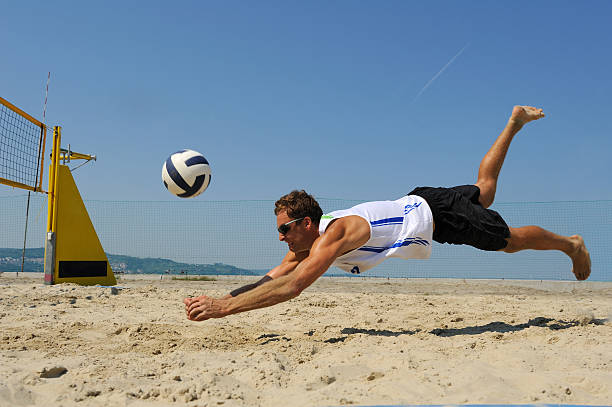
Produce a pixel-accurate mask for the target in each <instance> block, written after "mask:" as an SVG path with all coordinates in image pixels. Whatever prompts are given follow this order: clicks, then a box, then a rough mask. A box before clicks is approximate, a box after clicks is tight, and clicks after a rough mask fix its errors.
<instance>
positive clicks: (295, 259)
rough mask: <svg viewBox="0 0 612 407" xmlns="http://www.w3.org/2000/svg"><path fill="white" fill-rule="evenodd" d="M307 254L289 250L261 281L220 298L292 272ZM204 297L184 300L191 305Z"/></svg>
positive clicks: (224, 297) (237, 293)
mask: <svg viewBox="0 0 612 407" xmlns="http://www.w3.org/2000/svg"><path fill="white" fill-rule="evenodd" d="M306 256H307V255H302V254H299V255H298V254H296V253H293V252H288V253H287V254H286V255H285V258H283V261H282V262H281V264H279V265H278V266H276V267H274V268H273V269H272V270H270V271H268V273H266V275H265V276H264V277H263V278H262V279H260V280H259V281H257V282H256V283H253V284H247V285H245V286H242V287H240V288H237V289H235V290H233V291H231V292H230V293H229V294H226V295H224V296H223V297H221V298H220V299H222V300H226V299H228V298H232V297H236V296H238V295H240V294H242V293H245V292H247V291H250V290H252V289H254V288H257V287H258V286H260V285H262V284H264V283H267V282H268V281H271V280H272V279H275V278H278V277H281V276H284V275H286V274H289V273H291V272H292V271H293V270H295V268H296V267H297V265H298V264H299V263H300V261H302V260H303V259H304V258H306ZM204 298H209V297H207V296H206V295H202V296H199V297H193V298H185V299H184V300H183V303H184V304H185V307H187V308H188V307H189V306H190V305H191V304H192V303H193V302H194V301H197V300H200V299H204Z"/></svg>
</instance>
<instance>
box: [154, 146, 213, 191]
mask: <svg viewBox="0 0 612 407" xmlns="http://www.w3.org/2000/svg"><path fill="white" fill-rule="evenodd" d="M210 177H211V172H210V166H209V164H208V161H207V160H206V158H204V156H203V155H202V154H200V153H198V152H197V151H193V150H181V151H177V152H176V153H174V154H172V155H171V156H170V157H168V159H167V160H166V162H165V163H164V165H163V167H162V181H164V185H165V186H166V188H168V191H170V192H171V193H173V194H174V195H176V196H179V197H181V198H193V197H195V196H198V195H200V194H201V193H202V192H204V191H205V190H206V188H208V185H209V184H210Z"/></svg>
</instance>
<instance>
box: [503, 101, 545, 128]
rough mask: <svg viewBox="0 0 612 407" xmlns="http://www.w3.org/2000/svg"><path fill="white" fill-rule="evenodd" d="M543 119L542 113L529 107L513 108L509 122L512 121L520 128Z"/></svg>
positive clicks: (540, 110)
mask: <svg viewBox="0 0 612 407" xmlns="http://www.w3.org/2000/svg"><path fill="white" fill-rule="evenodd" d="M542 117H544V111H543V110H542V109H537V108H535V107H531V106H514V109H512V116H510V121H513V122H515V123H517V124H520V125H521V126H522V125H524V124H525V123H529V122H530V121H533V120H538V119H541V118H542Z"/></svg>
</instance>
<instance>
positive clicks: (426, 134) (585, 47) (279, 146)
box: [0, 0, 612, 209]
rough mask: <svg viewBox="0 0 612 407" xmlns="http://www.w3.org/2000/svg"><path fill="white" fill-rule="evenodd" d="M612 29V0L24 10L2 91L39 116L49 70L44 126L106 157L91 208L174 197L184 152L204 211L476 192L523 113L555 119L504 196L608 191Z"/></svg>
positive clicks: (10, 7) (540, 128)
mask: <svg viewBox="0 0 612 407" xmlns="http://www.w3.org/2000/svg"><path fill="white" fill-rule="evenodd" d="M610 21H612V2H610V1H580V2H579V1H538V2H522V3H521V2H518V3H517V2H501V1H469V2H463V1H427V2H422V1H421V2H417V1H407V0H406V1H341V0H336V1H286V0H283V1H258V2H255V1H176V2H170V1H146V2H145V1H105V2H89V1H72V2H67V1H53V2H49V1H39V2H35V1H22V2H17V1H13V2H5V3H4V4H3V5H2V9H1V12H0V34H1V38H2V46H1V49H2V52H1V54H0V59H1V61H2V62H1V64H0V96H2V97H4V98H5V99H7V100H9V101H11V102H12V103H14V104H15V105H17V106H19V107H20V108H22V109H23V110H25V111H27V112H28V113H30V114H32V115H33V116H35V117H37V118H41V117H42V110H43V101H44V87H45V83H46V79H47V72H49V71H50V72H51V83H50V87H49V98H48V106H47V123H48V124H49V125H56V124H59V125H61V126H62V127H63V146H67V145H68V144H70V145H71V148H72V149H73V150H74V151H78V152H83V153H91V154H95V155H97V157H98V161H97V162H95V163H90V164H87V165H86V166H84V167H82V168H80V169H78V170H76V171H75V173H74V174H75V178H76V180H77V184H78V186H79V189H80V191H81V194H82V195H83V198H84V199H86V200H87V199H90V200H128V201H141V200H154V201H160V200H161V201H177V204H179V202H178V201H179V198H174V197H173V196H171V195H170V194H169V193H168V192H167V191H166V190H165V188H164V186H163V184H162V181H161V167H162V164H163V162H164V160H165V159H166V158H167V157H168V155H169V154H170V153H172V152H174V151H176V150H180V149H184V148H190V149H194V150H197V151H200V152H201V153H203V154H204V156H205V157H206V158H207V159H208V160H209V162H210V163H211V167H212V171H213V177H212V183H211V185H210V187H209V189H208V190H207V191H206V192H205V193H204V194H203V195H201V196H199V197H197V198H195V199H197V200H211V201H213V200H241V199H257V200H258V199H263V200H268V199H270V200H274V199H276V198H278V197H279V196H280V195H282V194H284V193H286V192H288V191H290V190H291V189H295V188H305V189H306V190H308V191H310V192H311V193H313V194H314V195H315V196H317V197H321V198H345V199H357V200H380V199H394V198H397V197H399V196H401V195H403V194H405V193H407V192H409V191H410V190H411V189H412V188H413V187H414V186H418V185H431V186H442V185H457V184H465V183H472V182H474V181H475V177H476V171H477V167H478V164H479V162H480V159H481V158H482V156H483V155H484V154H485V152H486V151H487V149H488V148H489V147H490V145H491V144H492V142H493V141H494V139H495V137H497V135H498V134H499V132H500V131H501V129H502V128H503V126H504V124H505V122H506V120H507V118H508V116H509V113H510V111H511V109H512V106H513V105H515V104H530V105H534V106H538V107H542V108H544V110H545V112H546V114H547V117H546V118H545V119H543V120H541V121H539V122H536V123H532V124H529V125H528V126H527V127H525V128H524V130H523V131H522V132H521V133H520V134H519V135H518V136H517V138H516V139H515V141H514V143H513V145H512V147H511V149H510V152H509V155H508V158H507V161H506V164H505V166H504V169H503V171H502V177H501V179H500V186H499V189H498V195H497V201H498V202H517V201H564V200H601V199H605V200H610V199H612V181H611V178H610V174H611V173H612V163H611V160H610V153H611V152H612V140H611V139H612V137H611V136H612V120H611V116H612V101H611V95H612V80H611V79H610V76H611V73H612V24H610ZM47 151H49V149H48V150H47ZM45 172H47V169H45ZM45 185H46V184H45ZM11 194H23V191H20V190H13V189H11V188H9V187H7V186H4V185H0V196H6V195H11ZM324 209H325V208H324Z"/></svg>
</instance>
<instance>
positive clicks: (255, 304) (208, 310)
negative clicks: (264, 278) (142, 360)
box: [187, 216, 370, 321]
mask: <svg viewBox="0 0 612 407" xmlns="http://www.w3.org/2000/svg"><path fill="white" fill-rule="evenodd" d="M369 237H370V228H369V225H368V224H367V221H365V220H364V219H362V218H359V217H356V216H350V217H347V218H342V219H338V220H337V221H335V222H334V223H333V224H331V225H330V226H329V227H328V229H327V231H326V233H325V234H324V235H323V236H320V237H319V238H318V239H317V240H316V241H315V242H314V244H313V246H312V248H311V249H310V252H309V255H308V257H306V258H305V259H304V260H303V261H301V262H299V264H298V265H297V267H296V268H295V271H293V272H292V273H290V274H288V275H285V276H281V277H279V278H275V279H274V280H272V281H269V282H267V283H266V284H263V285H260V286H259V287H257V288H255V289H253V290H251V291H248V292H246V293H243V294H241V295H239V296H237V297H233V298H227V299H219V300H215V299H213V298H210V297H204V298H203V297H199V298H201V300H199V301H194V302H193V303H192V304H191V305H189V306H188V307H187V308H188V309H187V315H188V318H189V319H191V320H195V321H203V320H206V319H209V318H221V317H224V316H227V315H231V314H236V313H239V312H244V311H250V310H253V309H257V308H263V307H269V306H271V305H275V304H278V303H280V302H284V301H287V300H289V299H292V298H295V297H297V296H298V295H299V294H300V293H301V292H302V291H303V290H304V289H305V288H306V287H308V286H309V285H311V284H312V283H313V282H314V281H315V280H316V279H317V278H319V277H320V276H321V275H322V274H323V273H324V272H325V271H326V270H327V269H328V268H329V266H331V264H332V263H333V262H334V260H335V259H336V258H337V257H339V256H341V255H342V254H344V253H346V252H348V251H351V250H353V249H355V248H357V247H360V246H362V245H363V244H365V242H367V240H368V239H369Z"/></svg>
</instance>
